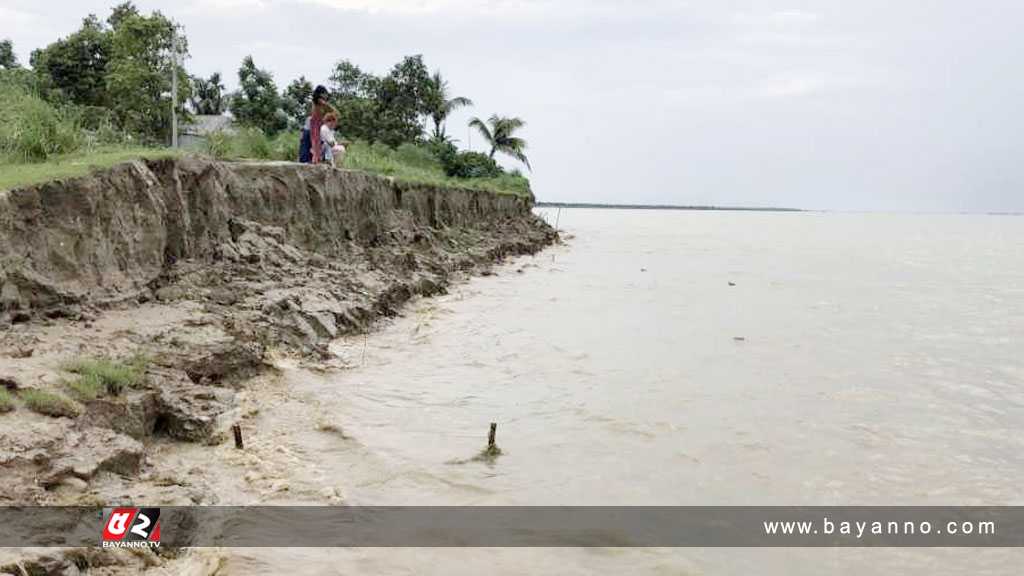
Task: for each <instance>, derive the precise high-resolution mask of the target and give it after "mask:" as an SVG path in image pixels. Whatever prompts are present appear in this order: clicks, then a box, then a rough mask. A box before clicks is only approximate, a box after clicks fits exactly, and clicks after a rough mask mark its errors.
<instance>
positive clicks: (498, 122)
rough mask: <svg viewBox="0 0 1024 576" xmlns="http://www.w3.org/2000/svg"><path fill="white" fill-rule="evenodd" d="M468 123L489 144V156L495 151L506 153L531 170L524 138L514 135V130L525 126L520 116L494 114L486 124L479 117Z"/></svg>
mask: <svg viewBox="0 0 1024 576" xmlns="http://www.w3.org/2000/svg"><path fill="white" fill-rule="evenodd" d="M469 125H470V126H471V127H473V128H476V129H477V130H479V131H480V134H481V135H482V136H483V137H484V140H486V141H487V142H488V143H489V144H490V145H491V158H494V154H495V153H496V152H501V153H503V154H508V155H509V156H511V157H513V158H515V159H516V160H519V161H520V162H522V163H523V164H526V167H527V168H529V169H530V171H531V172H532V171H533V168H530V161H529V160H527V159H526V140H523V139H522V138H519V137H517V136H514V134H515V131H516V130H519V129H520V128H522V127H523V126H526V122H524V121H523V120H522V119H521V118H506V117H504V116H498V115H497V114H494V115H492V116H491V117H490V118H488V119H487V123H486V124H485V123H484V121H483V120H481V119H479V118H473V119H472V120H470V121H469ZM488 125H489V126H488Z"/></svg>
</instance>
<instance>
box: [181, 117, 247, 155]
mask: <svg viewBox="0 0 1024 576" xmlns="http://www.w3.org/2000/svg"><path fill="white" fill-rule="evenodd" d="M214 132H227V133H229V134H231V133H234V132H235V125H234V121H233V119H232V118H231V117H230V116H225V115H223V114H217V115H202V114H196V115H194V116H192V121H191V122H189V123H188V124H183V125H182V126H181V133H180V134H179V135H178V146H180V147H181V148H195V147H198V146H202V145H203V144H204V143H205V142H206V138H207V136H209V135H210V134H212V133H214Z"/></svg>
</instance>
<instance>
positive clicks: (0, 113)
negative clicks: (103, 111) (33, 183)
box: [0, 83, 85, 162]
mask: <svg viewBox="0 0 1024 576" xmlns="http://www.w3.org/2000/svg"><path fill="white" fill-rule="evenodd" d="M84 143H85V135H84V133H83V132H82V129H81V126H80V114H79V112H78V111H77V110H76V109H75V108H73V107H66V108H55V107H53V106H51V105H50V104H48V103H46V102H45V101H43V100H42V99H41V98H39V97H38V96H36V95H34V94H32V93H30V92H29V91H27V90H26V89H25V88H24V87H22V86H20V85H18V84H15V83H3V84H0V153H2V154H3V155H5V156H7V157H9V159H10V160H13V161H15V162H43V161H45V160H46V159H47V158H49V157H50V156H52V155H55V154H66V153H68V152H74V151H75V150H78V149H79V148H81V147H82V146H83V144H84Z"/></svg>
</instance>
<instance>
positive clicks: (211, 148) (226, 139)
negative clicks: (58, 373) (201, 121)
mask: <svg viewBox="0 0 1024 576" xmlns="http://www.w3.org/2000/svg"><path fill="white" fill-rule="evenodd" d="M231 144H232V142H231V135H230V134H228V133H226V132H224V131H222V130H217V131H216V132H211V133H209V134H207V135H206V140H205V141H204V142H203V152H205V153H206V154H208V155H210V156H212V157H214V158H216V159H218V160H223V159H225V158H227V157H228V156H229V155H230V154H231Z"/></svg>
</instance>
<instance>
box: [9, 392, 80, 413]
mask: <svg viewBox="0 0 1024 576" xmlns="http://www.w3.org/2000/svg"><path fill="white" fill-rule="evenodd" d="M18 396H20V397H21V400H22V401H23V402H24V403H25V405H26V406H28V408H29V410H32V411H33V412H38V413H39V414H44V415H46V416H56V417H65V418H74V417H75V416H78V415H79V414H81V408H79V406H78V404H76V403H75V402H74V401H72V400H71V399H70V398H67V397H66V396H61V395H60V394H54V393H53V392H47V391H46V390H36V389H30V390H22V391H21V392H19V393H18Z"/></svg>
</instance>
